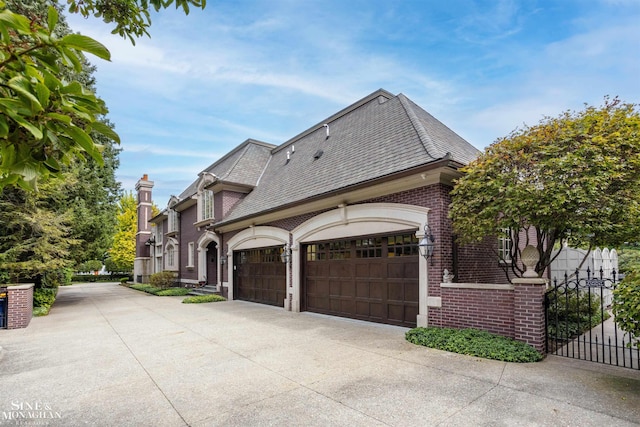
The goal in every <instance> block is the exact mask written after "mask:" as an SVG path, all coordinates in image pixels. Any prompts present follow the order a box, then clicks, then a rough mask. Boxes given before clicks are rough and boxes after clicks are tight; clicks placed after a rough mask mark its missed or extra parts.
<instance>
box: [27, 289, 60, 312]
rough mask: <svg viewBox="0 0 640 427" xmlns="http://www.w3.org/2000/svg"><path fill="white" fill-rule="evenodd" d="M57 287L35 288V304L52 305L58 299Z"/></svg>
mask: <svg viewBox="0 0 640 427" xmlns="http://www.w3.org/2000/svg"><path fill="white" fill-rule="evenodd" d="M57 293H58V290H57V289H51V288H35V289H34V290H33V306H34V307H47V308H48V307H51V305H52V304H53V302H54V301H55V300H56V294H57Z"/></svg>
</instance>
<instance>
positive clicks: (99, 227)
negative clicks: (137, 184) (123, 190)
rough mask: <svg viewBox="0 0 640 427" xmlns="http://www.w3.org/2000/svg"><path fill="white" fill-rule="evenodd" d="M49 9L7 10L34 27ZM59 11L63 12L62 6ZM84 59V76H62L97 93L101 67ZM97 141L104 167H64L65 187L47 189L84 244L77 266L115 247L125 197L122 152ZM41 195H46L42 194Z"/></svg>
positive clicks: (65, 71)
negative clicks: (120, 202)
mask: <svg viewBox="0 0 640 427" xmlns="http://www.w3.org/2000/svg"><path fill="white" fill-rule="evenodd" d="M49 3H50V2H49V1H48V0H8V1H7V6H8V7H9V8H10V9H11V10H13V11H15V12H17V13H20V14H22V15H24V16H28V17H29V18H30V19H31V20H33V21H43V20H46V17H47V15H48V8H49ZM54 6H56V7H59V6H57V5H56V4H54ZM55 34H56V36H57V37H58V38H63V37H65V36H66V35H68V34H71V29H70V28H69V26H68V25H67V23H66V20H65V18H64V16H60V17H59V20H58V24H57V25H56V27H55ZM78 59H79V60H80V62H81V64H82V70H81V71H80V72H76V71H75V70H74V69H71V68H67V67H60V69H59V71H60V76H61V78H62V79H63V80H65V81H78V82H80V83H81V84H82V85H83V86H84V87H86V88H87V89H89V90H90V91H94V90H95V79H94V77H93V74H94V72H95V67H94V66H92V65H91V64H90V63H89V62H88V61H87V60H86V59H85V58H84V56H83V55H78ZM97 120H99V121H100V122H101V123H102V124H103V125H104V126H107V127H109V128H112V127H113V126H112V124H111V123H110V122H109V121H108V120H107V119H106V118H105V117H104V116H100V117H98V118H97ZM91 137H92V138H93V140H94V141H96V142H98V143H99V144H100V145H101V146H102V147H103V150H102V153H101V154H102V158H103V162H102V165H101V164H100V163H99V162H97V161H95V160H94V159H91V158H88V159H86V161H78V160H75V159H73V160H72V161H71V162H70V164H69V165H68V166H63V167H62V173H63V174H64V176H65V180H64V185H63V186H48V188H47V191H48V194H47V198H46V199H47V200H48V202H47V208H48V209H51V210H53V211H60V210H61V209H67V208H69V207H71V208H72V209H71V210H72V212H71V216H72V220H71V234H70V236H71V237H72V238H73V239H76V240H77V241H78V244H77V245H73V246H72V247H71V248H70V258H71V259H72V260H73V261H74V262H75V263H76V264H80V263H82V262H84V261H86V260H89V259H101V258H103V256H104V254H105V253H106V252H107V250H108V249H109V248H110V247H111V243H112V238H113V234H114V230H115V221H116V214H117V201H118V198H119V195H120V183H119V182H117V181H116V178H115V171H116V169H117V167H118V165H119V160H118V155H119V152H120V149H119V148H116V147H115V145H114V141H112V140H111V139H109V138H107V137H105V136H104V135H101V134H99V133H97V132H92V134H91ZM40 191H41V192H42V191H43V189H42V188H40ZM5 193H6V192H5ZM43 208H44V205H43Z"/></svg>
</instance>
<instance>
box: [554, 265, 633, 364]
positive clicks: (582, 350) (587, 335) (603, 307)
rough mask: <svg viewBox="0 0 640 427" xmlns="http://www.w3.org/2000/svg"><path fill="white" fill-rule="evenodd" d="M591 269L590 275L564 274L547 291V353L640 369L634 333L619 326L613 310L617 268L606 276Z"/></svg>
mask: <svg viewBox="0 0 640 427" xmlns="http://www.w3.org/2000/svg"><path fill="white" fill-rule="evenodd" d="M599 273H600V274H599V277H595V276H596V275H595V274H594V275H593V277H592V275H591V271H590V270H589V269H587V277H580V272H579V271H578V270H576V272H575V276H574V277H572V278H569V276H567V274H566V273H565V275H564V281H562V282H561V283H558V280H557V279H554V280H553V286H552V287H551V288H550V289H549V290H548V291H547V294H546V295H545V308H546V310H545V323H546V338H547V339H546V350H547V353H550V354H555V355H558V356H564V357H570V358H574V359H582V360H588V361H591V362H598V363H605V364H609V365H615V366H624V367H627V368H632V369H640V364H639V363H638V361H639V359H640V349H639V348H638V347H637V345H632V343H633V342H634V338H633V336H631V335H630V334H628V333H625V332H623V331H622V330H620V329H619V328H618V326H617V325H616V323H615V319H614V318H613V314H612V313H611V303H612V301H613V290H614V289H615V287H616V272H615V270H614V271H613V272H612V275H611V277H610V278H605V277H603V276H604V271H603V270H602V268H600V272H599Z"/></svg>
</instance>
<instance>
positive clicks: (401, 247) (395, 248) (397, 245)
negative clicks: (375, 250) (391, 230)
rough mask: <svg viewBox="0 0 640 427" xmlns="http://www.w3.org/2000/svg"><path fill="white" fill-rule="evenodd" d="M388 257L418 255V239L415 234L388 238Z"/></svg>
mask: <svg viewBox="0 0 640 427" xmlns="http://www.w3.org/2000/svg"><path fill="white" fill-rule="evenodd" d="M387 247H388V252H387V257H389V258H394V257H399V256H414V255H418V238H417V237H416V235H415V234H402V235H398V236H389V237H388V238H387Z"/></svg>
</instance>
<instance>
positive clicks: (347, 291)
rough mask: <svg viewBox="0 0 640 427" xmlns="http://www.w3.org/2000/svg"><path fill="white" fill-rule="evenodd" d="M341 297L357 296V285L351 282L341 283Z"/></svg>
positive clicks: (343, 281)
mask: <svg viewBox="0 0 640 427" xmlns="http://www.w3.org/2000/svg"><path fill="white" fill-rule="evenodd" d="M338 295H340V296H341V297H347V298H353V297H355V296H356V284H355V283H354V282H351V281H345V280H342V281H340V292H339V293H338Z"/></svg>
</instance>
